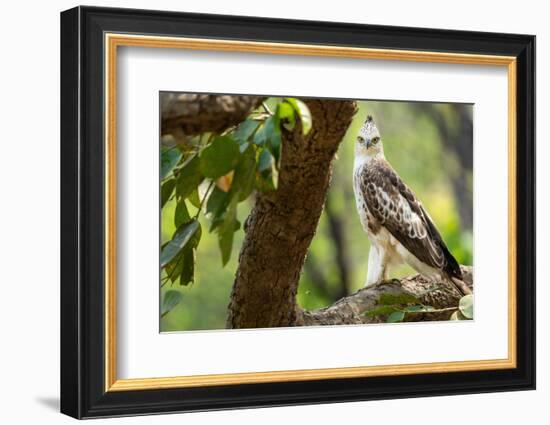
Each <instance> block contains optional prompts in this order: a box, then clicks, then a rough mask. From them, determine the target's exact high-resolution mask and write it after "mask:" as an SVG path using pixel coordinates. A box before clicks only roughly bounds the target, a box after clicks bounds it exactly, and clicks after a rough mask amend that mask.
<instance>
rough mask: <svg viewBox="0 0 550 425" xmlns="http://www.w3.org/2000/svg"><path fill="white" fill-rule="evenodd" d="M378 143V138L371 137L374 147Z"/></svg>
mask: <svg viewBox="0 0 550 425" xmlns="http://www.w3.org/2000/svg"><path fill="white" fill-rule="evenodd" d="M379 141H380V137H373V138H372V143H373V144H375V145H376V144H377V143H378V142H379Z"/></svg>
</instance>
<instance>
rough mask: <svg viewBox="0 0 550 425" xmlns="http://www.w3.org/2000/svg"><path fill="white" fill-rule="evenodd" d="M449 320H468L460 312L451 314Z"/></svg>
mask: <svg viewBox="0 0 550 425" xmlns="http://www.w3.org/2000/svg"><path fill="white" fill-rule="evenodd" d="M449 320H468V319H466V317H464V315H463V314H462V313H461V312H460V310H456V311H455V312H454V313H453V314H451V317H449Z"/></svg>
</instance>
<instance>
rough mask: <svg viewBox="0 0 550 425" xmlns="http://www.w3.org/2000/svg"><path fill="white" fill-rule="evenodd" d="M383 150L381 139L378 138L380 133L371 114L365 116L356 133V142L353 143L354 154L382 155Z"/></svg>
mask: <svg viewBox="0 0 550 425" xmlns="http://www.w3.org/2000/svg"><path fill="white" fill-rule="evenodd" d="M383 153H384V150H383V148H382V140H381V139H380V133H379V131H378V128H376V124H375V123H374V120H373V119H372V116H371V115H368V116H367V119H366V120H365V122H364V123H363V125H362V126H361V129H360V130H359V134H358V135H357V142H356V143H355V155H357V156H366V157H375V156H378V155H383Z"/></svg>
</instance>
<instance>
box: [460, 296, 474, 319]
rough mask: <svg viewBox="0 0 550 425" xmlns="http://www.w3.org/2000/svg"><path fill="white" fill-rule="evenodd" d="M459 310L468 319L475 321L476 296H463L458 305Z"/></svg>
mask: <svg viewBox="0 0 550 425" xmlns="http://www.w3.org/2000/svg"><path fill="white" fill-rule="evenodd" d="M458 309H459V310H460V312H461V313H462V314H463V315H464V317H466V318H467V319H473V318H474V296H473V295H465V296H463V297H462V298H461V299H460V301H459V303H458Z"/></svg>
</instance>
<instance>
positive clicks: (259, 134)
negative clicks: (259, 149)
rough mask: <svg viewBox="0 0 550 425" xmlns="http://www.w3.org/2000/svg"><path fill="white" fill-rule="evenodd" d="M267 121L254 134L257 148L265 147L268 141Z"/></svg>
mask: <svg viewBox="0 0 550 425" xmlns="http://www.w3.org/2000/svg"><path fill="white" fill-rule="evenodd" d="M266 121H267V120H266ZM266 121H263V122H262V123H261V125H260V127H259V128H258V131H256V133H254V144H255V145H257V146H263V145H264V144H265V142H266V140H267V133H266V130H265V124H266Z"/></svg>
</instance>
